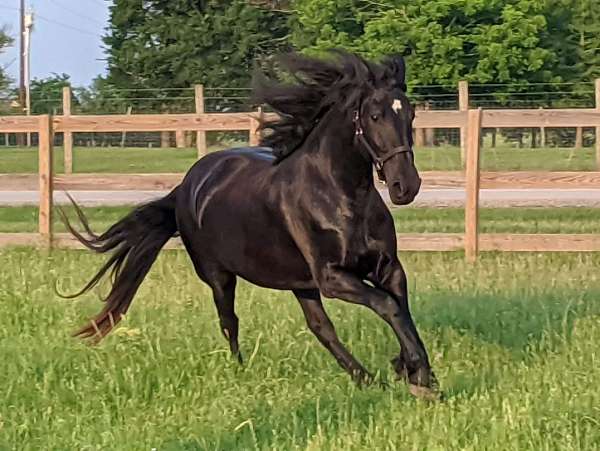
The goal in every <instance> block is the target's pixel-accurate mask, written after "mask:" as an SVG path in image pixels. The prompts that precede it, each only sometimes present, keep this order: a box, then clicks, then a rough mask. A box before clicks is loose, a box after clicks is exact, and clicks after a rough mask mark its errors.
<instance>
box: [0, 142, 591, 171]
mask: <svg viewBox="0 0 600 451" xmlns="http://www.w3.org/2000/svg"><path fill="white" fill-rule="evenodd" d="M217 149H218V148H217V147H214V148H213V149H212V150H217ZM415 156H416V162H417V167H418V169H419V170H420V171H431V170H439V171H450V170H459V169H460V150H459V149H458V148H457V147H439V148H424V149H417V151H416V152H415ZM37 159H38V156H37V149H35V148H31V149H15V148H0V173H32V172H36V171H37ZM195 159H196V149H140V148H125V149H121V148H75V149H74V152H73V161H74V171H75V172H81V173H97V172H111V173H155V172H186V171H187V170H188V169H189V167H190V166H191V165H192V164H193V163H194V161H195ZM54 164H55V171H56V172H58V173H61V172H64V169H63V153H62V149H61V148H60V147H57V148H55V153H54ZM481 166H482V169H483V170H489V171H494V170H495V171H501V170H548V171H549V170H554V171H593V170H596V164H595V157H594V150H593V149H591V148H584V149H578V150H574V149H558V148H544V149H515V148H509V147H499V148H496V149H492V148H484V149H483V152H482V161H481Z"/></svg>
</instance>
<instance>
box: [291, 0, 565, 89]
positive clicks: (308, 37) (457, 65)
mask: <svg viewBox="0 0 600 451" xmlns="http://www.w3.org/2000/svg"><path fill="white" fill-rule="evenodd" d="M294 8H295V10H296V11H297V14H296V17H295V20H296V22H295V25H294V27H293V40H292V41H293V42H294V44H296V45H298V46H299V47H309V48H310V49H311V50H313V51H322V50H324V49H326V48H328V47H340V46H341V47H345V48H349V49H351V50H354V51H358V52H360V53H362V54H364V55H366V56H368V57H380V56H382V55H384V54H388V53H394V52H402V51H404V49H405V48H407V47H410V48H412V49H413V55H412V56H411V57H410V58H409V68H410V78H409V80H410V81H411V82H412V83H413V84H420V85H429V84H449V85H453V86H455V85H456V83H457V82H458V81H459V80H460V79H467V80H469V81H472V82H476V83H492V82H494V83H511V84H515V85H517V84H523V83H532V82H554V81H561V80H562V79H563V78H562V77H561V75H560V73H557V72H556V71H555V69H556V66H555V64H556V63H557V62H558V61H559V57H558V56H557V54H556V49H555V47H554V45H553V44H552V43H551V42H549V40H548V39H546V37H547V34H546V30H547V24H548V22H547V16H548V15H549V13H550V12H551V11H550V9H549V1H546V0H528V1H521V0H508V1H501V0H491V1H485V2H483V1H480V0H379V1H377V2H373V1H365V0H296V1H295V2H294ZM566 26H568V24H564V25H560V24H559V27H558V29H556V30H554V32H553V39H559V40H560V35H562V34H565V33H566V30H565V27H566Z"/></svg>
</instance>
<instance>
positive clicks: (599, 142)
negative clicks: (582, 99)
mask: <svg viewBox="0 0 600 451" xmlns="http://www.w3.org/2000/svg"><path fill="white" fill-rule="evenodd" d="M596 111H598V112H599V113H600V78H598V79H596ZM596 168H597V169H598V171H600V127H596Z"/></svg>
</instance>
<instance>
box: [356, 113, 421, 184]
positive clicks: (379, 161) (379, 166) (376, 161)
mask: <svg viewBox="0 0 600 451" xmlns="http://www.w3.org/2000/svg"><path fill="white" fill-rule="evenodd" d="M353 122H354V135H355V136H356V137H357V138H358V140H359V141H360V142H361V144H362V145H363V146H365V149H367V152H368V153H369V156H370V157H371V162H372V163H373V166H375V169H376V170H377V174H378V175H379V179H380V180H381V181H382V182H384V183H385V174H384V172H383V166H384V165H385V163H386V162H387V161H388V160H390V159H392V158H394V157H395V156H396V155H399V154H401V153H411V154H412V153H413V150H412V148H411V147H410V146H407V145H402V146H398V147H394V148H393V149H392V150H390V151H389V152H387V153H386V154H385V155H384V156H383V157H379V156H377V152H375V149H373V146H371V144H370V143H369V141H368V140H367V138H366V137H365V132H364V130H363V128H362V124H361V121H360V112H359V110H356V111H355V112H354V119H353Z"/></svg>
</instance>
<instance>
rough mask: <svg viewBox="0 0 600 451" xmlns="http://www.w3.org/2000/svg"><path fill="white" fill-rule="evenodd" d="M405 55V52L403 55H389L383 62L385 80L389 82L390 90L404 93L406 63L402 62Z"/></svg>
mask: <svg viewBox="0 0 600 451" xmlns="http://www.w3.org/2000/svg"><path fill="white" fill-rule="evenodd" d="M406 54H407V52H406V51H405V52H404V53H403V54H396V55H391V56H389V57H387V58H386V59H385V60H384V61H383V66H384V68H385V75H386V79H388V80H389V82H390V84H391V87H392V89H395V88H396V89H397V88H400V89H401V90H402V91H404V92H406V63H405V62H404V55H406ZM408 54H410V53H408Z"/></svg>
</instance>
